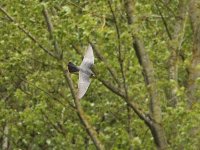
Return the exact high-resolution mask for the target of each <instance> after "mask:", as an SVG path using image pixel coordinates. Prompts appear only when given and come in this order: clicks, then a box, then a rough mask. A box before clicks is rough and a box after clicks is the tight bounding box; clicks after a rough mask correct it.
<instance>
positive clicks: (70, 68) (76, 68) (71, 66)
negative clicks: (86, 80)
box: [68, 62, 79, 73]
mask: <svg viewBox="0 0 200 150" xmlns="http://www.w3.org/2000/svg"><path fill="white" fill-rule="evenodd" d="M68 70H69V72H70V73H74V72H79V69H78V67H76V66H75V65H74V64H73V63H72V62H69V63H68Z"/></svg>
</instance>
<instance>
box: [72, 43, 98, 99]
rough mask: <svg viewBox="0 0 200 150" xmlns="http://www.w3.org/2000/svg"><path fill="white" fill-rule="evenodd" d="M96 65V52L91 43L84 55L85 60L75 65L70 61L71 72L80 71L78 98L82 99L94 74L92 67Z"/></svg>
mask: <svg viewBox="0 0 200 150" xmlns="http://www.w3.org/2000/svg"><path fill="white" fill-rule="evenodd" d="M93 65H94V54H93V49H92V46H91V45H89V46H88V48H87V50H86V53H85V55H84V58H83V61H82V63H81V65H80V66H76V65H74V64H73V63H72V62H69V63H68V70H69V72H70V73H76V72H78V73H79V80H78V93H77V97H78V99H81V98H82V97H83V96H84V95H85V93H86V92H87V89H88V87H89V85H90V77H91V76H94V73H93V72H92V70H91V67H92V66H93Z"/></svg>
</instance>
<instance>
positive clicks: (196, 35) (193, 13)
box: [187, 0, 200, 106]
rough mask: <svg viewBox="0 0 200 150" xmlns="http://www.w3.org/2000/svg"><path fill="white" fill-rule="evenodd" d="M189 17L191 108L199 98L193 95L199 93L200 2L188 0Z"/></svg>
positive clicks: (188, 84) (189, 97) (188, 83)
mask: <svg viewBox="0 0 200 150" xmlns="http://www.w3.org/2000/svg"><path fill="white" fill-rule="evenodd" d="M189 16H190V20H191V24H192V29H193V48H192V58H191V63H190V67H189V78H188V82H187V88H188V89H187V90H188V102H189V105H190V106H191V105H192V104H193V103H194V102H196V101H199V100H200V98H199V97H197V96H196V95H195V94H197V92H200V86H199V85H198V84H197V82H196V81H197V79H198V78H199V77H200V1H199V0H190V2H189Z"/></svg>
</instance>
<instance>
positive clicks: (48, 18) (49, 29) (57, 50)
mask: <svg viewBox="0 0 200 150" xmlns="http://www.w3.org/2000/svg"><path fill="white" fill-rule="evenodd" d="M42 13H43V15H44V18H45V21H46V24H47V28H48V31H49V35H50V36H49V38H50V40H52V42H53V46H54V49H55V51H56V52H57V54H59V53H60V54H59V56H58V57H59V58H62V55H63V51H61V49H60V48H59V46H58V42H57V40H56V38H55V37H54V35H53V24H52V22H51V19H50V17H49V14H48V11H47V8H46V6H45V5H44V6H43V11H42Z"/></svg>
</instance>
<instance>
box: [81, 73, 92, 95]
mask: <svg viewBox="0 0 200 150" xmlns="http://www.w3.org/2000/svg"><path fill="white" fill-rule="evenodd" d="M89 77H90V75H88V74H85V73H84V72H82V71H79V81H78V99H81V98H82V97H83V96H84V95H85V93H86V91H87V89H88V87H89V85H90V79H89Z"/></svg>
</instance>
